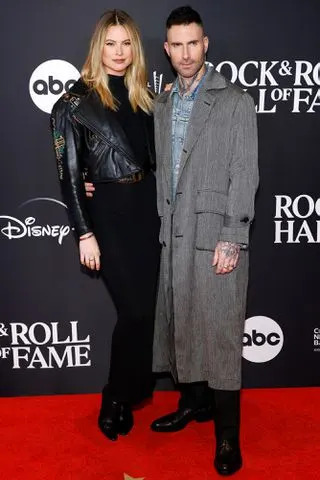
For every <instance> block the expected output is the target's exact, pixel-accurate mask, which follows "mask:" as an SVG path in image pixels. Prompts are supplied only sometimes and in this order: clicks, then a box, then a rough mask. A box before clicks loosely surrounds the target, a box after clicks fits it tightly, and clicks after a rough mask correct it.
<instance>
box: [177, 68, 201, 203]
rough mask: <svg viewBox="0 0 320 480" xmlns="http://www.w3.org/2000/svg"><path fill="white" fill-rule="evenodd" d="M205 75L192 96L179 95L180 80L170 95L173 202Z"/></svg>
mask: <svg viewBox="0 0 320 480" xmlns="http://www.w3.org/2000/svg"><path fill="white" fill-rule="evenodd" d="M205 75H206V73H205V74H204V75H203V77H202V78H201V80H200V82H199V84H198V85H197V87H196V88H195V89H194V91H193V92H192V93H191V94H190V95H184V96H183V97H181V95H180V93H179V81H178V78H177V79H176V80H175V82H174V84H173V87H172V90H171V93H170V96H172V155H171V194H172V200H173V201H174V198H175V195H176V190H177V183H178V175H179V169H180V160H181V152H182V147H183V144H184V140H185V136H186V132H187V127H188V122H189V119H190V115H191V112H192V107H193V105H194V101H195V98H196V95H197V93H198V91H199V87H200V85H201V83H202V81H203V78H204V77H205Z"/></svg>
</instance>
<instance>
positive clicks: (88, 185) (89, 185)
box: [84, 182, 95, 197]
mask: <svg viewBox="0 0 320 480" xmlns="http://www.w3.org/2000/svg"><path fill="white" fill-rule="evenodd" d="M84 188H85V190H86V196H87V197H93V192H94V191H95V188H94V185H93V183H88V182H84Z"/></svg>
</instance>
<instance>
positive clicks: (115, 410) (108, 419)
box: [98, 394, 121, 441]
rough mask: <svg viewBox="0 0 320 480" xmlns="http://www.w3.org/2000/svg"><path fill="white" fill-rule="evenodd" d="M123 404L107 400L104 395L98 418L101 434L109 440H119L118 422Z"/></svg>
mask: <svg viewBox="0 0 320 480" xmlns="http://www.w3.org/2000/svg"><path fill="white" fill-rule="evenodd" d="M120 408H121V404H120V403H119V402H116V401H114V400H110V399H106V398H105V396H104V394H102V405H101V409H100V413H99V417H98V425H99V428H100V430H101V432H102V433H103V434H104V435H105V436H106V437H107V438H109V440H113V441H115V440H117V438H118V422H119V414H120Z"/></svg>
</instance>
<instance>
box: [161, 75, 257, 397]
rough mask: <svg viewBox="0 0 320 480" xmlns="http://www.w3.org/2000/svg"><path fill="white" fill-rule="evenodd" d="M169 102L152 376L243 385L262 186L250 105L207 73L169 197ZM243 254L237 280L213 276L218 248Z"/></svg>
mask: <svg viewBox="0 0 320 480" xmlns="http://www.w3.org/2000/svg"><path fill="white" fill-rule="evenodd" d="M171 118H172V96H171V95H170V92H164V93H162V94H161V95H160V96H159V97H158V99H157V102H156V107H155V138H156V151H157V188H158V210H159V215H160V217H161V230H160V242H161V244H162V256H161V267H160V281H159V294H158V302H157V309H156V323H155V337H154V365H153V366H154V371H156V372H164V371H167V372H171V373H172V374H173V376H174V378H175V380H176V381H179V382H195V381H208V384H209V386H211V387H212V388H216V389H223V390H235V389H239V388H240V384H241V351H242V338H243V327H244V319H245V305H246V291H247V283H248V248H247V247H248V242H249V240H248V238H249V227H250V224H251V222H252V219H253V216H254V196H255V192H256V189H257V185H258V167H257V130H256V113H255V107H254V103H253V100H252V98H251V97H250V95H249V94H247V93H245V92H244V91H243V90H241V89H240V88H238V87H236V86H235V85H233V84H232V83H230V82H229V81H228V80H226V79H225V78H224V77H223V76H222V75H221V74H220V73H218V72H216V71H215V70H214V68H210V69H209V71H208V72H207V75H206V77H205V79H204V81H203V83H202V85H201V87H200V88H199V91H198V94H197V97H196V99H195V103H194V106H193V109H192V112H191V117H190V120H189V123H188V128H187V133H186V138H185V142H184V145H183V150H182V156H181V163H180V171H179V176H178V184H177V190H176V195H175V198H174V199H173V200H172V198H171V196H172V195H171V173H172V172H171V149H172V120H171ZM219 240H221V241H228V242H234V243H239V244H241V245H242V249H241V252H240V259H239V263H238V266H237V268H236V269H234V270H233V271H232V272H231V273H228V274H224V275H217V274H216V273H215V269H214V268H213V267H212V259H213V252H214V249H215V246H216V244H217V242H218V241H219Z"/></svg>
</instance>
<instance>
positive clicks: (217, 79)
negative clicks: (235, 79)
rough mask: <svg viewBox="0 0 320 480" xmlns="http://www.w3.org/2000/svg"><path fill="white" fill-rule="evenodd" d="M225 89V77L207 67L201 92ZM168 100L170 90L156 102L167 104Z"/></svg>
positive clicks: (212, 68)
mask: <svg viewBox="0 0 320 480" xmlns="http://www.w3.org/2000/svg"><path fill="white" fill-rule="evenodd" d="M174 85H175V83H174ZM226 87H227V81H226V79H225V77H224V76H223V75H221V73H219V72H217V71H216V70H215V68H214V67H211V66H209V67H208V71H207V73H206V74H205V78H204V80H203V86H202V88H201V90H203V91H206V92H210V91H211V90H221V89H223V88H226ZM169 98H171V90H170V91H168V92H163V93H162V94H161V95H159V97H158V98H157V102H159V103H167V101H168V99H169Z"/></svg>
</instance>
